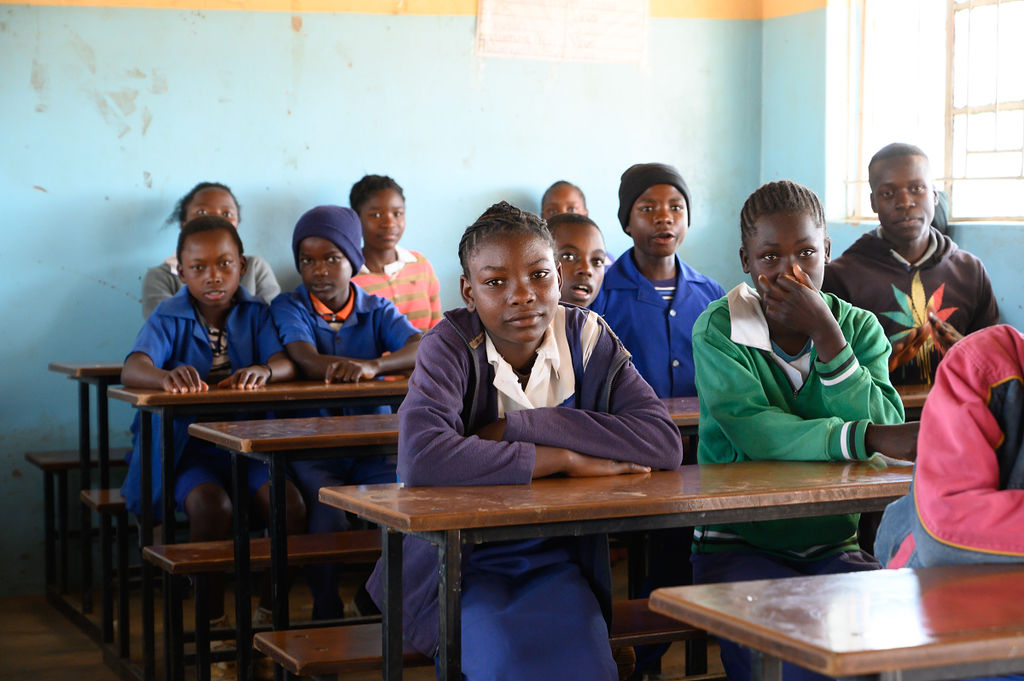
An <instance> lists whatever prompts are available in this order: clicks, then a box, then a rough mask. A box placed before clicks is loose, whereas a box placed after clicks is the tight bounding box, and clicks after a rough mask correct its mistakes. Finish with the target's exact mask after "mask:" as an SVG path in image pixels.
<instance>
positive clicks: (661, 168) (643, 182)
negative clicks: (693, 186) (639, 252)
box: [619, 163, 691, 231]
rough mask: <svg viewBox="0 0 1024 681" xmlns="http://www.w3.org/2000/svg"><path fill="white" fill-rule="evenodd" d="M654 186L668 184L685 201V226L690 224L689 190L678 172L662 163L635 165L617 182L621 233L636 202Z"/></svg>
mask: <svg viewBox="0 0 1024 681" xmlns="http://www.w3.org/2000/svg"><path fill="white" fill-rule="evenodd" d="M656 184H670V185H672V186H673V187H675V188H676V189H678V190H679V191H680V193H682V195H683V198H684V199H686V224H688V225H689V224H690V222H691V220H690V189H689V188H688V187H687V186H686V180H684V179H683V176H682V175H680V174H679V171H678V170H676V169H675V168H673V167H672V166H670V165H666V164H664V163H637V164H636V165H634V166H630V167H629V168H628V169H627V170H626V172H624V173H622V179H621V180H620V181H619V223H620V224H621V225H622V229H623V231H625V229H626V225H628V224H629V213H630V211H632V210H633V204H634V203H636V200H637V199H638V198H639V197H640V195H641V194H643V193H644V192H645V191H647V190H648V189H649V188H650V187H653V186H654V185H656Z"/></svg>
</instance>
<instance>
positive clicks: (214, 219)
mask: <svg viewBox="0 0 1024 681" xmlns="http://www.w3.org/2000/svg"><path fill="white" fill-rule="evenodd" d="M218 229H223V230H224V231H225V232H227V233H228V234H230V235H231V238H232V239H234V241H235V245H236V246H238V255H240V256H242V255H245V248H244V247H243V246H242V237H240V236H238V230H237V229H235V226H234V225H232V224H231V223H230V222H228V221H227V220H225V219H224V218H222V217H220V216H219V215H200V216H199V217H197V218H192V219H191V220H189V221H188V222H186V223H185V224H184V225H182V227H181V231H180V232H179V233H178V249H177V250H176V251H175V252H174V253H175V255H176V256H177V258H178V262H179V263H180V262H181V252H182V251H183V250H185V240H186V239H188V238H189V237H190V236H192V235H193V234H199V233H200V232H213V231H216V230H218Z"/></svg>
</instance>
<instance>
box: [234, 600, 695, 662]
mask: <svg viewBox="0 0 1024 681" xmlns="http://www.w3.org/2000/svg"><path fill="white" fill-rule="evenodd" d="M706 637H707V634H705V632H703V631H701V630H700V629H694V628H693V627H690V626H688V625H686V624H683V623H681V622H679V621H677V620H674V619H672V618H670V617H666V616H664V615H660V614H658V613H655V612H652V611H651V610H650V608H648V607H647V599H646V598H636V599H632V600H627V601H618V602H616V603H615V604H614V605H613V606H612V631H611V634H610V635H609V638H608V640H609V643H610V644H611V645H612V646H615V647H619V646H634V645H643V644H650V643H666V642H669V641H688V640H694V639H705V638H706ZM253 645H254V646H255V648H256V650H258V651H260V652H261V653H263V654H264V655H266V656H268V657H269V658H271V659H272V660H273V661H274V663H275V664H278V665H280V666H281V667H283V668H284V669H286V670H287V671H289V672H291V673H292V674H297V675H299V676H311V675H327V674H342V673H348V672H356V671H365V670H373V669H380V668H381V667H382V666H383V658H382V653H381V625H380V624H356V625H349V626H336V627H321V628H316V629H291V630H284V631H266V632H261V633H258V634H256V636H255V637H254V639H253ZM433 663H434V661H433V660H432V659H430V658H429V657H427V656H425V655H421V654H419V653H417V652H415V651H413V650H409V649H407V650H405V651H404V653H403V665H404V666H409V667H412V666H423V665H431V664H433Z"/></svg>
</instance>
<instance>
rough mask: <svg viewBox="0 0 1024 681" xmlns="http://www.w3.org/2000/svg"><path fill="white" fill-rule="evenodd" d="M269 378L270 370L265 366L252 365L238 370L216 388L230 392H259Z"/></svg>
mask: <svg viewBox="0 0 1024 681" xmlns="http://www.w3.org/2000/svg"><path fill="white" fill-rule="evenodd" d="M269 378H270V368H269V367H268V366H267V365H266V364H254V365H252V366H251V367H245V368H244V369H239V370H238V371H236V372H235V373H233V374H231V375H230V376H228V377H227V378H225V379H224V380H223V381H221V382H219V383H218V384H217V387H218V388H230V389H231V390H259V389H260V388H262V387H263V386H265V385H266V384H267V380H268V379H269Z"/></svg>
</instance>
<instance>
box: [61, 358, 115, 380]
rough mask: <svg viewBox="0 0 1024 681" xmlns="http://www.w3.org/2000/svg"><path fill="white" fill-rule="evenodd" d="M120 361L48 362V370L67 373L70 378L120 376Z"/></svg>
mask: <svg viewBox="0 0 1024 681" xmlns="http://www.w3.org/2000/svg"><path fill="white" fill-rule="evenodd" d="M123 366H124V365H123V364H122V363H121V362H92V363H86V364H69V363H67V362H50V366H49V369H50V371H53V372H56V373H58V374H67V375H68V376H70V377H71V378H120V377H121V368H122V367H123Z"/></svg>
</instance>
